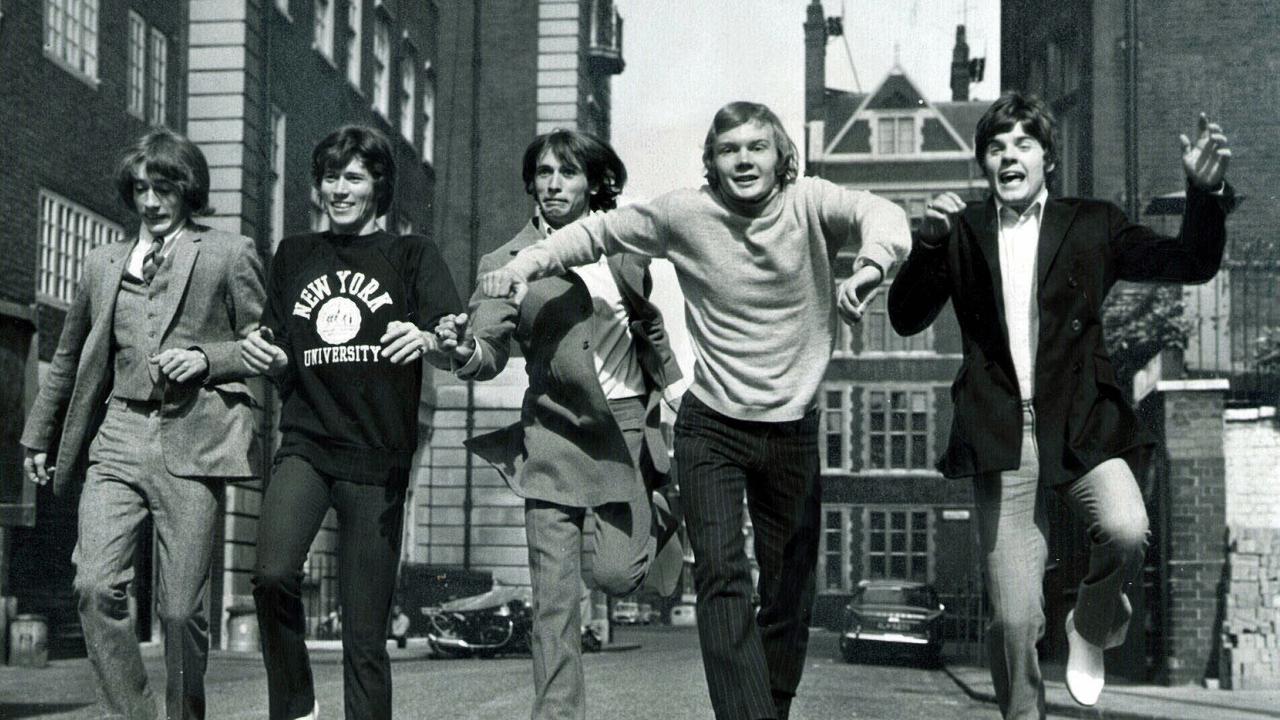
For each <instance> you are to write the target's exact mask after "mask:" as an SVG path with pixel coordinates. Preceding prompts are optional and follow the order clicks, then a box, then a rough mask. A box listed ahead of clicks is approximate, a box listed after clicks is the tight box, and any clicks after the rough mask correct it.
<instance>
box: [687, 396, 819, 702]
mask: <svg viewBox="0 0 1280 720" xmlns="http://www.w3.org/2000/svg"><path fill="white" fill-rule="evenodd" d="M817 433H818V415H817V411H816V410H815V411H811V412H810V413H809V414H808V415H806V416H805V417H804V418H802V419H800V420H796V421H792V422H776V423H766V422H750V421H745V420H737V419H734V418H730V417H727V416H725V415H722V414H720V413H718V412H716V411H715V410H712V409H711V408H710V407H708V406H707V405H706V404H705V403H703V402H701V401H700V400H698V398H696V397H694V396H693V394H692V393H687V394H686V395H685V398H684V402H683V404H682V406H681V408H680V416H679V418H678V419H677V420H676V426H675V459H676V466H677V468H678V473H679V481H680V500H681V502H682V503H683V504H684V513H685V522H686V523H687V524H688V528H689V542H690V544H692V546H693V554H694V557H695V558H696V561H695V564H694V567H693V578H694V583H695V585H696V586H697V590H698V638H699V640H700V641H701V644H702V666H703V670H704V671H705V672H706V675H707V689H708V690H709V691H710V695H711V706H712V708H714V710H715V714H716V718H718V719H720V720H726V719H732V720H759V719H760V718H780V719H784V718H786V717H787V716H788V714H789V712H790V707H791V698H792V697H794V696H795V692H796V686H798V685H799V684H800V674H801V673H802V672H803V671H804V661H805V651H806V648H807V647H808V644H809V617H810V614H811V612H812V609H813V597H814V568H815V566H816V564H817V561H818V538H819V527H818V523H819V520H820V517H821V513H820V506H821V496H822V489H821V485H820V484H819V481H818V437H817ZM744 493H745V495H746V500H747V512H748V513H749V514H750V516H751V524H752V527H753V530H754V547H755V556H756V562H757V563H758V564H759V566H760V580H759V584H758V587H757V590H758V592H759V594H760V609H759V612H758V613H757V612H756V610H755V608H753V607H752V603H751V600H752V598H751V594H752V593H751V590H752V588H751V565H750V562H749V561H748V559H747V555H746V545H745V540H744V537H743V533H742V498H743V495H744Z"/></svg>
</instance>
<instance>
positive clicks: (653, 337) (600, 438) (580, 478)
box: [467, 222, 681, 507]
mask: <svg viewBox="0 0 1280 720" xmlns="http://www.w3.org/2000/svg"><path fill="white" fill-rule="evenodd" d="M541 238H542V233H541V232H540V231H539V230H538V228H537V227H535V226H534V224H533V223H532V222H530V223H528V224H527V225H525V227H524V229H523V230H521V231H520V233H519V234H517V235H516V236H515V238H513V239H512V240H511V241H510V242H508V243H507V244H505V245H503V246H502V247H500V248H498V249H497V250H495V251H494V252H492V253H489V254H488V255H485V256H484V257H483V258H482V259H481V261H480V269H479V272H480V274H481V275H483V274H484V273H486V272H489V271H491V270H497V269H498V268H500V267H502V266H503V265H505V264H506V263H507V262H508V261H510V260H511V258H512V257H513V256H514V255H515V254H516V253H517V252H519V251H520V250H521V249H523V248H525V247H528V246H529V245H531V244H533V243H535V242H537V241H538V240H540V239H541ZM608 263H609V269H610V270H611V271H612V273H613V279H614V281H615V282H616V283H617V284H618V291H619V293H620V294H621V295H622V300H623V303H624V304H625V305H626V307H627V311H628V314H629V316H630V328H631V336H632V340H633V342H634V343H635V349H636V356H637V360H638V362H639V365H640V368H641V372H642V373H643V375H644V381H645V389H646V397H645V403H646V408H647V410H646V414H645V434H644V435H645V437H644V445H643V448H642V450H641V459H640V468H639V470H640V471H641V472H642V473H643V474H644V475H645V479H646V482H647V483H649V485H650V486H656V485H659V484H661V482H662V476H664V475H665V473H666V472H667V470H668V463H669V461H668V458H667V446H666V443H665V441H664V440H663V438H662V433H661V432H660V428H659V420H660V413H661V409H660V407H659V403H660V401H661V398H662V390H663V389H664V388H666V387H667V386H668V385H670V384H671V383H673V382H675V381H677V380H679V379H680V377H681V375H680V368H679V366H678V365H677V364H676V361H675V358H674V356H673V355H672V353H671V346H670V343H669V341H668V339H667V334H666V329H665V326H664V325H663V322H662V313H661V312H660V311H659V310H658V308H657V307H656V306H654V305H653V303H651V302H649V299H648V295H649V292H650V290H651V288H652V279H651V277H650V275H649V269H648V265H649V260H648V259H647V258H643V257H639V256H636V255H616V256H613V257H610V258H609V259H608ZM594 312H595V311H594V305H593V302H592V298H591V294H590V292H589V291H588V290H587V286H586V284H585V283H584V282H583V281H582V279H581V278H580V277H579V276H578V275H577V274H576V273H572V272H569V273H565V274H564V275H561V276H555V277H547V278H543V279H541V280H535V281H533V282H531V283H529V289H528V292H527V293H526V295H525V297H524V299H523V302H522V303H521V304H520V305H518V306H517V305H516V304H515V303H514V302H512V301H510V300H506V299H492V298H487V297H485V296H484V295H483V294H482V293H480V292H479V289H477V291H476V294H475V295H474V296H473V297H472V299H471V303H470V316H471V317H470V321H469V324H470V327H471V328H472V330H471V332H472V334H473V337H474V338H475V340H476V344H477V346H478V347H479V349H480V350H479V352H480V363H479V367H478V369H476V370H475V372H474V373H473V374H471V375H468V376H467V377H468V379H475V380H487V379H490V378H492V377H493V376H495V375H497V374H498V373H499V372H501V371H502V369H503V368H504V367H505V366H506V363H507V359H508V358H509V357H510V352H511V345H512V342H513V341H514V343H515V344H517V345H518V346H519V348H520V351H521V352H522V354H523V355H524V358H525V371H526V372H527V373H528V376H529V387H528V389H527V390H526V391H525V395H524V401H523V406H522V408H521V411H520V420H519V422H517V423H515V424H513V425H511V426H509V427H506V428H503V429H501V430H498V431H495V432H492V433H488V434H486V435H482V436H478V437H475V438H472V439H471V440H469V441H468V442H467V448H468V449H469V450H471V451H472V452H475V453H476V454H477V455H479V456H480V457H482V458H484V459H485V460H487V461H489V462H490V463H492V464H493V465H494V467H496V468H498V470H499V471H500V472H501V473H502V474H503V476H504V478H505V479H506V481H507V483H508V485H510V487H511V489H512V490H513V491H515V493H516V494H517V495H520V496H521V497H524V498H527V499H536V500H545V501H548V502H554V503H557V504H560V505H566V506H570V507H595V506H597V505H602V504H604V503H608V502H626V501H627V500H629V499H630V497H631V495H632V494H633V493H634V492H635V491H634V485H632V483H633V482H634V477H635V473H636V469H637V468H636V467H635V465H634V464H633V463H632V460H631V453H630V451H629V450H628V449H627V444H626V441H625V440H624V438H623V436H622V431H621V429H619V427H618V424H617V422H616V421H614V419H613V414H612V413H611V412H610V411H609V403H608V401H607V400H606V399H605V395H604V391H603V390H602V389H601V388H600V380H599V375H598V373H597V371H596V366H595V354H594V350H593V347H592V346H593V343H594V342H595V330H594V326H595V320H594Z"/></svg>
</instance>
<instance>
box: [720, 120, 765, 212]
mask: <svg viewBox="0 0 1280 720" xmlns="http://www.w3.org/2000/svg"><path fill="white" fill-rule="evenodd" d="M712 152H713V154H714V162H715V167H716V174H717V175H718V176H719V178H720V189H721V191H722V192H724V194H725V195H726V196H728V197H729V198H732V199H734V200H737V201H739V202H745V203H754V202H758V201H760V200H764V199H766V198H768V197H770V196H771V195H772V194H773V191H774V190H775V189H777V187H778V146H777V143H775V141H774V137H773V130H772V129H770V128H769V126H768V125H766V124H764V123H762V122H760V121H759V120H752V121H751V122H746V123H743V124H741V125H739V126H738V127H736V128H733V129H732V130H726V131H725V132H722V133H720V134H719V135H716V139H715V143H714V144H713V145H712Z"/></svg>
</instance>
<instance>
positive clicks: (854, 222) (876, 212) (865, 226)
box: [808, 178, 911, 275]
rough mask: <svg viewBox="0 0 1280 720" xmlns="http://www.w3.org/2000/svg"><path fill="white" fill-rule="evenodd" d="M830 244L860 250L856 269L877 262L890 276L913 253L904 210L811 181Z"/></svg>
mask: <svg viewBox="0 0 1280 720" xmlns="http://www.w3.org/2000/svg"><path fill="white" fill-rule="evenodd" d="M808 182H809V187H811V188H812V189H813V190H812V191H813V193H814V195H815V197H816V201H817V204H818V214H819V218H820V220H821V222H822V229H823V233H824V234H825V235H826V237H827V242H828V243H835V244H837V245H839V246H840V247H844V248H849V249H856V250H857V251H858V257H857V259H856V260H855V261H854V267H858V266H860V265H863V264H866V263H867V262H868V261H869V262H873V263H875V264H876V265H878V266H879V267H880V269H881V270H882V271H883V272H884V273H885V275H888V273H889V269H890V268H891V267H893V265H894V264H896V263H899V262H902V261H903V260H905V259H906V257H907V254H908V253H909V252H910V250H911V224H910V223H909V222H908V221H907V214H906V212H904V211H903V209H902V208H900V207H898V206H897V205H895V204H894V203H892V202H890V201H888V200H885V199H884V198H882V197H879V196H876V195H873V194H871V193H869V192H866V191H865V190H846V189H845V188H842V187H840V186H838V185H836V184H835V183H832V182H829V181H827V180H822V179H820V178H813V179H810V180H809V181H808Z"/></svg>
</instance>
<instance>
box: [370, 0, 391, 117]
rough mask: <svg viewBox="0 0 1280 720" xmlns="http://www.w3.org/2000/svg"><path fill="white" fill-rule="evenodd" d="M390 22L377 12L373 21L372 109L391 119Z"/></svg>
mask: <svg viewBox="0 0 1280 720" xmlns="http://www.w3.org/2000/svg"><path fill="white" fill-rule="evenodd" d="M392 36H393V34H392V32H391V22H390V21H389V20H388V19H387V18H386V17H385V16H384V15H383V14H382V13H378V14H377V16H376V17H375V18H374V21H373V88H372V95H373V103H372V105H373V109H374V111H375V112H377V113H378V114H379V115H381V116H382V117H383V118H384V119H386V120H387V121H388V122H390V121H391V60H392V57H391V38H392Z"/></svg>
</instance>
